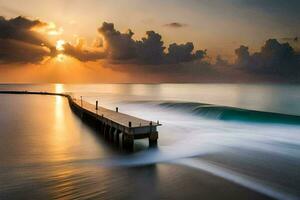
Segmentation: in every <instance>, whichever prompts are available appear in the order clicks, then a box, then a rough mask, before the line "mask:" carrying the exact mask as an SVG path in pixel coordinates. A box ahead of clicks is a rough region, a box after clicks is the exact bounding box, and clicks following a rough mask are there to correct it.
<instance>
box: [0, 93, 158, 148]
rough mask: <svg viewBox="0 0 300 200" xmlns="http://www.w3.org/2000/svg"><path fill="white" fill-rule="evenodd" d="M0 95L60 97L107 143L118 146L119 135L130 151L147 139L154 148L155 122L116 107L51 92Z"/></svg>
mask: <svg viewBox="0 0 300 200" xmlns="http://www.w3.org/2000/svg"><path fill="white" fill-rule="evenodd" d="M0 94H27V95H50V96H62V97H65V98H67V99H68V102H69V105H70V107H71V109H72V110H73V111H74V113H75V114H77V115H78V116H79V117H80V118H81V119H83V120H84V121H86V122H88V123H89V124H92V125H93V126H95V127H96V128H97V130H99V132H100V134H102V135H103V136H104V137H105V138H106V139H108V140H109V141H111V142H113V143H115V144H117V145H119V144H120V141H119V140H120V135H121V136H122V137H121V139H122V146H123V147H124V148H126V149H129V150H132V149H133V146H134V140H135V139H143V138H148V140H149V146H156V145H157V140H158V131H157V127H158V126H161V124H160V123H159V122H158V121H157V122H152V121H147V120H143V119H140V118H137V117H133V116H131V115H127V114H124V113H120V112H119V109H118V107H117V108H116V110H115V111H113V110H109V109H106V108H103V107H100V106H98V101H97V102H96V106H95V105H93V104H90V103H88V102H86V101H83V100H82V98H81V99H75V98H73V97H72V96H71V95H70V94H65V93H53V92H32V91H0Z"/></svg>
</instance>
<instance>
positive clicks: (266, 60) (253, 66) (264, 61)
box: [235, 39, 300, 80]
mask: <svg viewBox="0 0 300 200" xmlns="http://www.w3.org/2000/svg"><path fill="white" fill-rule="evenodd" d="M235 53H236V55H237V60H236V65H238V66H240V67H243V68H244V69H247V70H249V71H252V72H255V73H263V74H268V75H276V76H280V77H283V78H287V79H288V78H292V79H298V80H300V56H299V55H298V54H297V53H296V52H295V51H294V49H293V48H292V47H291V46H290V45H289V44H288V43H279V42H278V41H277V40H276V39H269V40H267V41H266V43H265V44H264V46H263V47H262V48H261V50H260V52H255V53H253V54H250V53H249V49H248V47H246V46H241V47H240V48H238V49H236V50H235Z"/></svg>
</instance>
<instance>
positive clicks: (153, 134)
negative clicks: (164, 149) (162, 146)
mask: <svg viewBox="0 0 300 200" xmlns="http://www.w3.org/2000/svg"><path fill="white" fill-rule="evenodd" d="M157 139H158V133H157V131H155V132H154V131H153V123H152V121H151V122H150V134H149V146H150V147H156V146H157Z"/></svg>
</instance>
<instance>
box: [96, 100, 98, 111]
mask: <svg viewBox="0 0 300 200" xmlns="http://www.w3.org/2000/svg"><path fill="white" fill-rule="evenodd" d="M96 110H98V100H97V101H96Z"/></svg>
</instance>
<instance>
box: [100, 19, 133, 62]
mask: <svg viewBox="0 0 300 200" xmlns="http://www.w3.org/2000/svg"><path fill="white" fill-rule="evenodd" d="M98 31H99V33H100V34H101V35H102V36H103V37H104V40H105V42H106V48H107V49H106V51H107V55H108V57H109V58H111V59H116V60H124V59H131V58H134V57H135V54H136V52H135V50H136V47H135V45H136V44H135V41H134V40H133V39H132V36H133V32H132V31H131V30H128V32H127V33H121V32H120V31H117V30H116V29H115V27H114V24H113V23H106V22H104V23H103V24H102V26H101V27H100V28H99V29H98Z"/></svg>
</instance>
